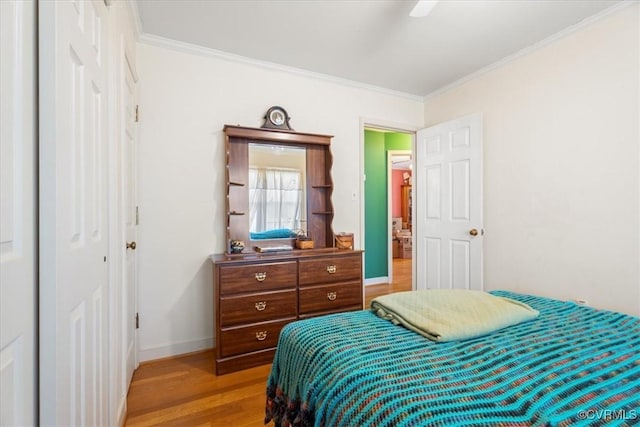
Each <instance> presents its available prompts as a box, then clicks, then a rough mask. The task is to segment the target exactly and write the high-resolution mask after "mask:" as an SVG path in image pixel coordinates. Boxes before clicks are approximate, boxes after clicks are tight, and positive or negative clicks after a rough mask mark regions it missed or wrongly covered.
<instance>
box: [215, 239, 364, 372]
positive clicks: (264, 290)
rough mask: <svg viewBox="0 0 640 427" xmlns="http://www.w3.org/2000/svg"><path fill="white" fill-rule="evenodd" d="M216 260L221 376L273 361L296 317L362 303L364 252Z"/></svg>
mask: <svg viewBox="0 0 640 427" xmlns="http://www.w3.org/2000/svg"><path fill="white" fill-rule="evenodd" d="M211 259H212V261H213V263H214V276H213V281H214V304H215V325H214V328H215V335H216V375H222V374H226V373H229V372H234V371H238V370H241V369H246V368H250V367H253V366H258V365H263V364H266V363H271V361H272V360H273V355H274V353H275V347H276V345H277V343H278V336H279V335H280V330H281V329H282V327H283V326H284V325H286V324H287V323H289V322H292V321H294V320H297V319H303V318H308V317H313V316H320V315H323V314H329V313H338V312H342V311H352V310H361V309H362V308H363V289H362V251H357V250H356V251H352V250H344V249H334V248H323V249H310V250H296V251H291V252H285V253H274V254H257V253H247V254H231V255H230V254H221V255H213V256H212V257H211Z"/></svg>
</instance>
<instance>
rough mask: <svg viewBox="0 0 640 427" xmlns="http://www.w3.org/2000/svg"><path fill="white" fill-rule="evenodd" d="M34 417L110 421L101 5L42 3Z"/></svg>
mask: <svg viewBox="0 0 640 427" xmlns="http://www.w3.org/2000/svg"><path fill="white" fill-rule="evenodd" d="M39 28H40V32H39V36H40V48H39V62H40V69H41V72H40V73H39V74H40V147H39V148H40V165H39V167H40V423H41V424H43V425H82V426H90V425H108V424H109V422H108V414H107V411H108V407H107V402H108V398H107V397H108V396H107V393H108V390H109V382H108V378H109V377H108V353H109V352H108V350H109V348H108V345H107V344H108V342H107V336H108V334H107V326H108V323H107V322H108V314H109V310H108V298H109V292H108V282H107V279H108V277H107V276H108V275H107V261H108V260H107V253H108V252H107V250H108V248H107V240H108V230H107V212H108V206H107V161H108V159H107V157H108V156H107V142H108V141H107V128H108V124H107V123H106V114H107V106H108V104H107V91H106V89H107V87H106V86H107V83H106V82H107V78H106V77H107V70H106V67H107V63H108V61H107V55H106V51H107V46H106V44H107V43H106V42H107V37H106V36H107V34H106V29H107V28H108V22H107V9H106V6H105V4H104V2H103V1H80V0H77V1H44V2H40V3H39Z"/></svg>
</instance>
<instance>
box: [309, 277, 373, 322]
mask: <svg viewBox="0 0 640 427" xmlns="http://www.w3.org/2000/svg"><path fill="white" fill-rule="evenodd" d="M354 305H359V306H360V307H362V287H361V286H360V282H348V283H336V284H331V285H320V286H311V287H308V288H301V289H300V315H301V316H302V315H304V314H308V313H314V312H321V311H334V310H338V309H341V308H343V307H349V306H354Z"/></svg>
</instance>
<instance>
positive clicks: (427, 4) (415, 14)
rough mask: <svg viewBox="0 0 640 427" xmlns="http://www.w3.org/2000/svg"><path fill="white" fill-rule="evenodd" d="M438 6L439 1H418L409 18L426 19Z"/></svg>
mask: <svg viewBox="0 0 640 427" xmlns="http://www.w3.org/2000/svg"><path fill="white" fill-rule="evenodd" d="M436 4H438V0H418V2H417V3H416V5H415V6H414V7H413V9H412V10H411V12H410V13H409V16H411V17H412V18H424V17H425V16H427V15H428V14H429V13H431V11H432V10H433V8H434V7H436Z"/></svg>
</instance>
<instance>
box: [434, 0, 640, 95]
mask: <svg viewBox="0 0 640 427" xmlns="http://www.w3.org/2000/svg"><path fill="white" fill-rule="evenodd" d="M637 3H638V1H637V0H623V1H621V2H620V3H616V4H615V5H613V6H611V7H608V8H606V9H604V10H602V11H600V12H599V13H597V14H595V15H592V16H590V17H588V18H585V19H583V20H582V21H580V22H578V23H577V24H574V25H572V26H570V27H567V28H565V29H564V30H562V31H560V32H558V33H555V34H553V35H551V36H549V37H547V38H545V39H542V40H540V41H539V42H537V43H535V44H532V45H531V46H528V47H525V48H524V49H521V50H519V51H518V52H516V53H514V54H512V55H509V56H507V57H505V58H502V59H501V60H499V61H496V62H494V63H493V64H489V65H487V66H486V67H484V68H481V69H479V70H478V71H475V72H473V73H471V74H468V75H466V76H464V77H462V78H460V79H458V80H456V81H454V82H453V83H449V84H448V85H446V86H443V87H441V88H440V89H436V90H435V91H433V92H430V93H428V94H427V95H425V96H424V97H423V100H424V101H428V100H429V99H431V98H434V97H436V96H438V95H442V94H443V93H445V92H448V91H450V90H452V89H455V88H457V87H459V86H462V85H463V84H465V83H467V82H469V81H471V80H474V79H477V78H478V77H480V76H482V75H484V74H487V73H489V72H491V71H493V70H496V69H498V68H501V67H504V66H505V65H507V64H509V63H511V62H515V61H517V60H518V59H520V58H522V57H525V56H527V55H529V54H531V53H533V52H535V51H537V50H540V49H542V48H544V47H546V46H549V45H550V44H552V43H555V42H556V41H559V40H562V39H563V38H565V37H567V36H570V35H571V34H573V33H576V32H577V31H580V30H582V29H583V28H586V27H588V26H590V25H591V24H593V23H595V22H597V21H599V20H601V19H603V18H606V17H608V16H609V15H612V14H614V13H616V12H618V11H620V10H622V9H625V8H627V7H629V6H632V5H634V4H637Z"/></svg>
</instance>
